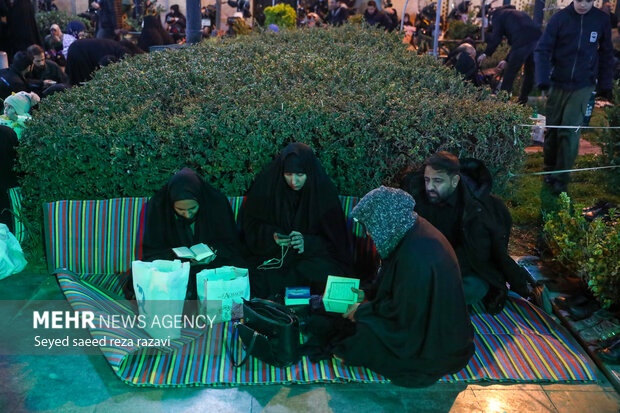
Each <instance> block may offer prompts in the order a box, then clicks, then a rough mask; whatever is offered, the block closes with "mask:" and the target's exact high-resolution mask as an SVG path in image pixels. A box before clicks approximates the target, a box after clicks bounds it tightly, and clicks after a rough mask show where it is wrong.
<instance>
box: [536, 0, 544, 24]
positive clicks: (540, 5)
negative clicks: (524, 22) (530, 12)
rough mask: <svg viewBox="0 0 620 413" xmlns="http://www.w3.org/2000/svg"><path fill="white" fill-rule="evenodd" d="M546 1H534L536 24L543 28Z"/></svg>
mask: <svg viewBox="0 0 620 413" xmlns="http://www.w3.org/2000/svg"><path fill="white" fill-rule="evenodd" d="M544 9H545V0H534V19H533V20H534V24H535V25H536V26H537V27H538V28H541V27H542V24H543V18H544V14H545V11H544Z"/></svg>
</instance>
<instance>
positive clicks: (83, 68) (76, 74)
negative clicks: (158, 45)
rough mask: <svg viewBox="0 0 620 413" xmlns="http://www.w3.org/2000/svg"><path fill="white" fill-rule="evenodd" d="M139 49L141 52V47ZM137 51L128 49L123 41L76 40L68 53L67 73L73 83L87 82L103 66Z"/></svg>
mask: <svg viewBox="0 0 620 413" xmlns="http://www.w3.org/2000/svg"><path fill="white" fill-rule="evenodd" d="M136 49H138V48H137V47H136ZM137 51H139V52H141V50H139V49H138V50H137ZM137 51H131V50H128V47H127V46H125V45H124V44H123V43H121V42H117V41H114V40H110V39H79V40H76V41H75V42H73V43H71V46H69V52H68V53H67V75H69V79H70V80H71V84H72V85H77V84H80V83H81V82H86V81H88V80H90V79H91V78H92V75H93V73H94V72H95V70H97V69H99V68H100V67H101V66H105V65H106V64H108V63H110V62H115V61H118V60H120V59H122V58H123V57H125V55H133V54H135V53H136V52H137Z"/></svg>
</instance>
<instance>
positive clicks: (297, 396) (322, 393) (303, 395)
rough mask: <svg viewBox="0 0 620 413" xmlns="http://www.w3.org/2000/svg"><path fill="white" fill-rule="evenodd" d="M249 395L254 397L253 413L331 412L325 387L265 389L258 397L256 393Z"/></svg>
mask: <svg viewBox="0 0 620 413" xmlns="http://www.w3.org/2000/svg"><path fill="white" fill-rule="evenodd" d="M273 390H276V391H275V392H274V391H273ZM251 393H252V394H253V396H254V399H253V400H252V412H253V413H256V412H268V413H289V412H290V413H303V412H317V413H320V412H326V413H327V412H332V410H331V408H330V407H329V404H328V403H329V396H328V394H327V389H326V388H325V387H314V386H312V387H311V386H277V387H271V388H270V389H267V391H265V392H262V394H260V395H259V394H257V392H256V391H252V392H251Z"/></svg>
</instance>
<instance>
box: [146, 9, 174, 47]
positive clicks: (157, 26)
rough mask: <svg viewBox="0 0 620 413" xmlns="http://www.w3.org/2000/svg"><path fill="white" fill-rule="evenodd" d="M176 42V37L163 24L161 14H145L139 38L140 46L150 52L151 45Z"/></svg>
mask: <svg viewBox="0 0 620 413" xmlns="http://www.w3.org/2000/svg"><path fill="white" fill-rule="evenodd" d="M166 44H174V39H173V38H172V36H170V34H169V33H168V32H167V31H166V30H165V29H164V27H163V26H162V25H161V20H159V16H144V26H143V27H142V33H140V37H139V38H138V46H139V47H140V48H141V49H142V50H144V51H145V52H148V51H149V49H150V47H151V46H162V45H166Z"/></svg>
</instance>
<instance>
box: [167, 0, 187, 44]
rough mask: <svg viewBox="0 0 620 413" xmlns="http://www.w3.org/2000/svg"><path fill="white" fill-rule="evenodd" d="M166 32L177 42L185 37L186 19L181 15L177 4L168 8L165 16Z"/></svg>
mask: <svg viewBox="0 0 620 413" xmlns="http://www.w3.org/2000/svg"><path fill="white" fill-rule="evenodd" d="M165 21H166V30H168V31H169V32H170V33H172V38H173V39H174V40H175V41H179V40H181V39H182V38H183V36H184V35H185V27H186V25H187V19H186V18H185V16H184V15H183V13H181V10H180V9H179V5H178V4H173V5H172V6H170V12H169V13H168V14H166V17H165Z"/></svg>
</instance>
